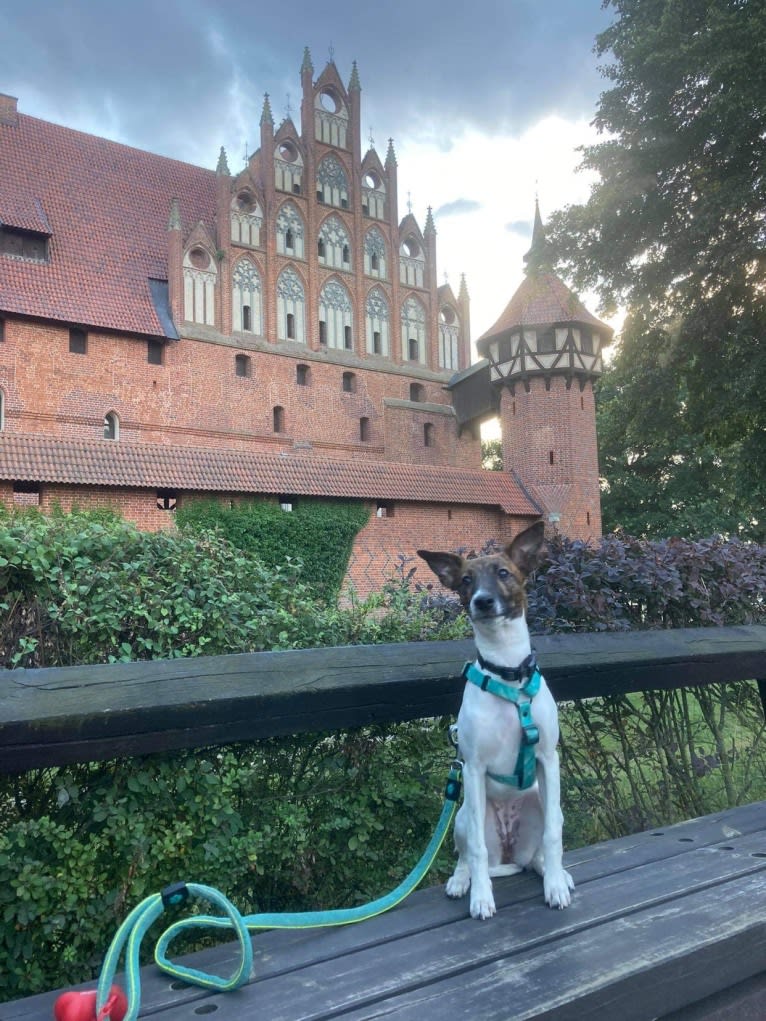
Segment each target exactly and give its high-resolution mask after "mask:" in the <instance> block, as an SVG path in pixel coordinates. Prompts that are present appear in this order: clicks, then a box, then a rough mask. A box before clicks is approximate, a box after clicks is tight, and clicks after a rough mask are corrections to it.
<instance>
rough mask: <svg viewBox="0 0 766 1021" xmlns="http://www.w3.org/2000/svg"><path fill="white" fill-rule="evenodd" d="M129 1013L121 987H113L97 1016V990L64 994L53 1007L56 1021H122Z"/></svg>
mask: <svg viewBox="0 0 766 1021" xmlns="http://www.w3.org/2000/svg"><path fill="white" fill-rule="evenodd" d="M127 1012H128V1001H127V999H126V997H125V993H123V991H122V989H120V987H119V986H112V988H111V989H110V990H109V996H108V997H107V1001H106V1003H105V1004H104V1006H103V1007H102V1008H101V1010H100V1011H99V1012H98V1014H96V990H95V989H88V990H87V991H86V992H83V993H76V992H74V990H70V991H69V992H68V993H62V994H61V996H59V998H58V999H57V1000H56V1003H55V1004H54V1006H53V1016H54V1017H55V1018H56V1021H107V1018H108V1019H109V1021H122V1019H123V1018H124V1017H125V1015H126V1014H127Z"/></svg>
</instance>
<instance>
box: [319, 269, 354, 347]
mask: <svg viewBox="0 0 766 1021" xmlns="http://www.w3.org/2000/svg"><path fill="white" fill-rule="evenodd" d="M323 324H324V325H323ZM351 326H352V307H351V298H350V296H349V293H348V291H347V290H346V288H345V287H344V286H343V284H341V283H339V282H338V281H337V280H328V281H327V283H326V284H325V285H324V287H323V288H322V291H321V293H320V295H319V340H320V343H321V342H322V338H323V336H324V343H326V344H327V347H328V348H338V349H342V350H346V351H350V350H352V349H353V338H352V335H351Z"/></svg>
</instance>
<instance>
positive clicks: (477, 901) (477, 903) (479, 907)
mask: <svg viewBox="0 0 766 1021" xmlns="http://www.w3.org/2000/svg"><path fill="white" fill-rule="evenodd" d="M494 913H495V898H494V897H493V896H492V894H491V893H490V894H489V896H488V897H480V896H477V895H476V894H475V893H474V894H473V896H472V897H471V917H472V918H480V919H482V920H483V919H485V918H491V917H492V916H493V915H494Z"/></svg>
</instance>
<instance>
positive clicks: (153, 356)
mask: <svg viewBox="0 0 766 1021" xmlns="http://www.w3.org/2000/svg"><path fill="white" fill-rule="evenodd" d="M163 354H164V345H163V343H162V341H160V340H147V342H146V360H147V362H148V363H149V364H150V365H162V356H163Z"/></svg>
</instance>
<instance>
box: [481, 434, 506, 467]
mask: <svg viewBox="0 0 766 1021" xmlns="http://www.w3.org/2000/svg"><path fill="white" fill-rule="evenodd" d="M481 466H482V468H485V469H486V470H487V471H493V472H501V471H502V470H503V441H502V440H501V439H494V440H482V441H481Z"/></svg>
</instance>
